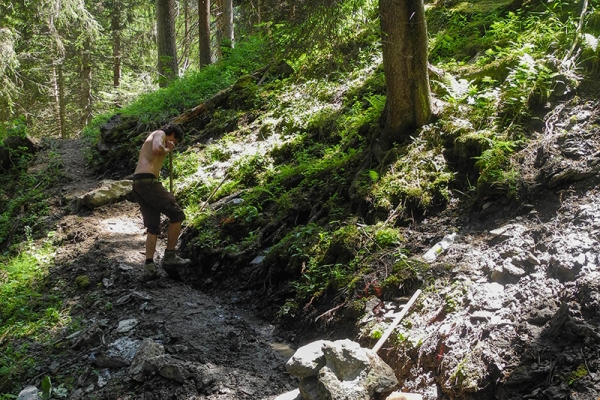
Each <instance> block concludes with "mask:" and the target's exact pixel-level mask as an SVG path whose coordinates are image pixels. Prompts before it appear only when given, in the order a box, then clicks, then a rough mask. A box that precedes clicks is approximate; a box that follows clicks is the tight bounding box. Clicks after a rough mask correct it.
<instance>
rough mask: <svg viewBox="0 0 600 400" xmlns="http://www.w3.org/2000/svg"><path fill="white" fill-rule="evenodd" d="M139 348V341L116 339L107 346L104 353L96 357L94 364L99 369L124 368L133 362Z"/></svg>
mask: <svg viewBox="0 0 600 400" xmlns="http://www.w3.org/2000/svg"><path fill="white" fill-rule="evenodd" d="M139 346H140V341H139V340H134V339H131V338H127V337H125V338H120V339H117V340H115V341H114V342H113V343H111V344H109V345H108V349H107V350H106V352H104V353H100V354H98V355H97V356H96V360H95V361H94V363H95V365H97V366H99V367H101V368H120V367H126V366H128V365H130V364H131V363H132V362H133V358H134V356H135V354H136V352H137V349H138V347H139Z"/></svg>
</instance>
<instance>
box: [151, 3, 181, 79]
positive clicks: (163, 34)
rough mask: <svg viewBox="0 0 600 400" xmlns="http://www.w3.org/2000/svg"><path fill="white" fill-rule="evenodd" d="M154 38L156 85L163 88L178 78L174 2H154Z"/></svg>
mask: <svg viewBox="0 0 600 400" xmlns="http://www.w3.org/2000/svg"><path fill="white" fill-rule="evenodd" d="M156 36H157V44H158V85H159V86H160V87H165V86H167V85H168V84H169V83H171V82H173V81H174V80H175V78H177V76H178V69H177V44H176V42H175V8H174V0H156Z"/></svg>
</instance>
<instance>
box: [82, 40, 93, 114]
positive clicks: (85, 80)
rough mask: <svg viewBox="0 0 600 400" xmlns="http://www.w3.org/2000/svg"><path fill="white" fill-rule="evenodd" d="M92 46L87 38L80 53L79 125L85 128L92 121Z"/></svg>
mask: <svg viewBox="0 0 600 400" xmlns="http://www.w3.org/2000/svg"><path fill="white" fill-rule="evenodd" d="M91 53H92V45H91V40H90V39H89V38H88V39H86V40H85V41H84V43H83V50H82V52H81V110H82V116H81V124H82V126H87V125H88V124H89V123H90V121H91V120H92V57H91Z"/></svg>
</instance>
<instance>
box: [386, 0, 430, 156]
mask: <svg viewBox="0 0 600 400" xmlns="http://www.w3.org/2000/svg"><path fill="white" fill-rule="evenodd" d="M379 12H380V19H381V33H382V39H381V41H382V50H383V67H384V71H385V82H386V86H387V100H386V105H385V129H384V133H383V135H382V136H381V137H380V138H379V142H380V143H379V147H380V150H383V151H385V150H387V149H389V148H390V147H391V146H392V145H393V143H394V142H400V143H401V142H404V141H406V139H407V138H408V137H409V134H410V133H411V131H413V130H414V129H416V128H420V127H421V126H423V125H425V124H426V123H427V121H428V120H429V118H430V116H431V113H432V112H431V100H430V90H429V77H428V74H427V55H428V54H427V26H426V22H425V8H424V5H423V0H402V1H399V0H379Z"/></svg>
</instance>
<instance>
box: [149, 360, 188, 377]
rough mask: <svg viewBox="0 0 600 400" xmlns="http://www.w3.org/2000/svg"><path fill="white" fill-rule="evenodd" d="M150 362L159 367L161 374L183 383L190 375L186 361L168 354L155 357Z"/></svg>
mask: <svg viewBox="0 0 600 400" xmlns="http://www.w3.org/2000/svg"><path fill="white" fill-rule="evenodd" d="M150 363H152V364H154V365H155V366H156V367H157V369H158V373H159V375H160V376H162V377H163V378H167V379H170V380H172V381H175V382H179V383H183V382H184V381H185V380H186V379H187V378H189V376H190V374H189V373H188V371H187V369H186V367H185V365H184V363H182V362H181V361H178V360H175V359H174V358H172V357H170V356H168V355H162V356H158V357H155V358H153V359H151V360H150Z"/></svg>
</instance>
